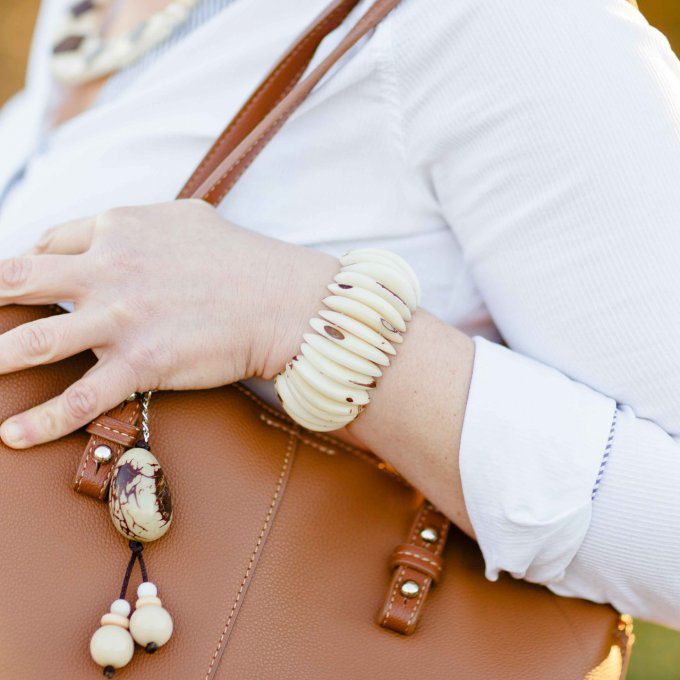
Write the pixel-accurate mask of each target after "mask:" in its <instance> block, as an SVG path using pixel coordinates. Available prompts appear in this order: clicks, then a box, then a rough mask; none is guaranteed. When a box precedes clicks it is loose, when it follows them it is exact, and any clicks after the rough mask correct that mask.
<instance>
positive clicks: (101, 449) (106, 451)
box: [92, 444, 113, 463]
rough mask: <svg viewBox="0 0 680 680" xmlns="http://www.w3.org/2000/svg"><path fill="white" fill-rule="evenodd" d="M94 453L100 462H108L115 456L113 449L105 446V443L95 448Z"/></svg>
mask: <svg viewBox="0 0 680 680" xmlns="http://www.w3.org/2000/svg"><path fill="white" fill-rule="evenodd" d="M92 455H93V456H94V459H95V460H96V461H97V462H98V463H108V462H109V461H110V460H111V458H112V456H113V451H111V449H110V448H109V447H108V446H104V444H102V445H101V446H98V447H97V448H96V449H95V450H94V453H93V454H92Z"/></svg>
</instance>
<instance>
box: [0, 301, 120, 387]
mask: <svg viewBox="0 0 680 680" xmlns="http://www.w3.org/2000/svg"><path fill="white" fill-rule="evenodd" d="M107 328H108V326H107V324H105V323H103V322H102V320H101V319H97V318H95V317H94V316H93V315H92V314H89V313H86V312H74V313H72V314H60V315H57V316H50V317H46V318H44V319H39V320H38V321H33V322H32V323H27V324H24V325H23V326H18V327H17V328H13V329H12V330H10V331H7V332H6V333H3V334H2V335H0V374H4V373H12V372H14V371H20V370H22V369H24V368H30V367H31V366H38V365H41V364H49V363H52V362H54V361H60V360H61V359H65V358H67V357H70V356H73V355H74V354H79V353H80V352H83V351H85V350H86V349H91V348H93V347H98V346H101V345H103V344H104V343H105V342H106V329H107Z"/></svg>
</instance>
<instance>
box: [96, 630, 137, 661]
mask: <svg viewBox="0 0 680 680" xmlns="http://www.w3.org/2000/svg"><path fill="white" fill-rule="evenodd" d="M134 651H135V644H134V642H133V641H132V637H131V636H130V633H128V631H127V630H125V629H124V628H121V627H120V626H102V627H101V628H99V629H98V630H96V631H95V633H94V635H93V636H92V639H91V640H90V654H91V655H92V658H93V659H94V662H95V663H96V664H98V665H99V666H102V667H103V668H106V666H113V667H114V668H122V667H123V666H126V665H127V664H129V663H130V659H132V655H133V654H134Z"/></svg>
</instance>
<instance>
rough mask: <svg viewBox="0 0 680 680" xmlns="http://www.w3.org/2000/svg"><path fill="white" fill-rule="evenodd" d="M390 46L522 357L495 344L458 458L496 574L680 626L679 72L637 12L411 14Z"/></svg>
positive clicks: (432, 172)
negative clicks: (511, 574)
mask: <svg viewBox="0 0 680 680" xmlns="http://www.w3.org/2000/svg"><path fill="white" fill-rule="evenodd" d="M418 36H426V37H427V39H424V38H423V39H419V38H418ZM393 44H394V46H395V47H394V60H395V64H396V68H395V71H396V73H397V74H398V76H399V86H400V91H399V99H400V106H401V107H402V117H403V124H404V139H405V140H406V142H405V143H406V145H407V154H408V157H409V158H410V160H411V161H412V162H414V163H415V164H416V166H417V167H420V168H423V169H424V172H427V173H428V177H429V180H430V185H431V191H432V193H433V195H434V196H435V197H436V200H437V201H438V203H439V205H440V206H441V212H442V215H443V217H444V218H445V219H446V221H447V222H448V223H449V225H450V226H451V228H452V230H453V231H454V233H455V235H456V237H457V239H458V240H459V243H460V245H461V248H462V250H463V252H464V255H465V260H466V263H467V266H468V268H469V272H470V274H471V276H472V277H473V279H474V282H475V285H476V286H477V287H478V289H479V292H480V293H481V295H482V297H483V299H484V301H485V303H486V305H487V307H488V309H489V311H490V313H491V315H492V317H493V319H494V321H495V323H496V325H497V327H498V329H499V331H500V333H501V334H502V336H503V338H504V339H505V341H506V342H507V344H508V346H509V347H510V349H505V348H502V347H500V346H498V345H494V344H492V343H489V342H487V341H484V340H480V339H477V340H476V349H477V353H476V358H475V366H474V372H473V379H472V385H471V390H470V396H469V401H468V406H467V412H466V417H465V423H464V429H463V437H462V443H461V451H460V465H461V474H462V480H463V488H464V494H465V501H466V505H467V508H468V511H469V514H470V518H471V520H472V523H473V527H474V530H475V532H476V534H477V539H478V541H479V544H480V546H481V549H482V552H483V554H484V557H485V559H486V565H487V574H488V575H489V576H490V577H491V578H493V577H495V575H496V574H497V573H498V571H499V570H506V571H509V572H511V573H513V574H514V575H516V576H518V577H524V578H528V579H530V580H533V581H537V582H540V583H544V584H546V585H548V586H549V587H551V588H552V589H553V590H554V591H555V592H558V593H561V594H563V595H571V596H580V597H586V598H590V599H593V600H596V601H608V602H611V603H612V604H613V605H614V606H616V607H617V608H619V609H620V610H623V611H625V612H628V613H631V614H633V615H636V616H641V617H645V618H649V619H653V620H656V621H659V622H662V623H665V624H668V625H672V626H675V627H680V570H678V564H680V444H679V443H678V436H679V435H680V268H679V262H680V65H679V64H678V60H677V59H676V57H675V55H673V53H672V51H671V49H670V47H669V45H668V43H667V41H666V40H665V39H664V38H663V37H662V36H661V34H660V33H658V32H657V31H655V30H654V29H652V28H651V27H650V26H649V25H648V24H647V23H646V21H645V20H644V19H643V18H642V16H641V15H640V14H639V13H638V12H637V11H636V10H635V9H634V8H632V7H631V6H630V5H629V4H628V3H627V2H625V0H569V1H568V2H563V1H561V0H560V1H558V0H523V1H522V2H521V3H508V2H505V1H504V0H484V1H483V2H480V1H479V0H460V1H458V2H455V3H440V2H434V1H430V2H409V3H407V4H406V5H404V6H403V7H402V11H401V15H400V17H399V21H398V22H397V23H396V28H395V32H394V36H393ZM616 404H619V407H618V410H616ZM615 415H616V418H615V417H614V416H615ZM591 499H592V500H591Z"/></svg>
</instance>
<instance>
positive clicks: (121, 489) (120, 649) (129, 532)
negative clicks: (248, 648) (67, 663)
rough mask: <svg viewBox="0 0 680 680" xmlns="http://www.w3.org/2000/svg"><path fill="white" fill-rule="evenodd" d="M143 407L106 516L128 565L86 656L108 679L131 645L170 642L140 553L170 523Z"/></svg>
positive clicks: (168, 623) (151, 648) (168, 622)
mask: <svg viewBox="0 0 680 680" xmlns="http://www.w3.org/2000/svg"><path fill="white" fill-rule="evenodd" d="M150 397H151V393H150V392H147V393H146V394H145V395H144V398H143V403H142V430H143V433H144V440H143V441H141V442H138V443H137V445H136V446H135V447H134V448H132V449H129V450H128V451H126V452H125V453H124V454H123V455H122V456H121V457H120V458H119V460H118V461H117V462H116V465H115V467H114V470H113V474H112V481H111V487H110V489H109V512H110V515H111V520H112V521H113V524H114V526H115V527H116V529H117V530H118V532H119V533H121V534H123V535H124V536H125V537H126V538H128V539H129V542H128V545H129V546H130V551H131V553H132V554H131V555H130V560H129V562H128V565H127V569H126V570H125V577H124V578H123V585H122V587H121V590H120V596H119V598H118V599H117V600H114V602H113V603H112V604H111V608H110V610H109V612H108V613H106V614H104V616H102V618H101V621H100V628H98V629H97V630H96V631H95V633H94V635H93V636H92V639H91V640H90V654H91V655H92V658H93V659H94V661H95V663H97V664H98V665H99V666H101V667H102V668H103V670H104V675H105V676H106V677H107V678H112V677H113V675H114V674H115V672H116V670H117V669H119V668H123V667H124V666H126V665H127V664H128V663H130V660H131V659H132V656H133V654H134V649H135V642H136V643H137V644H138V645H139V646H141V647H143V648H144V649H145V651H146V652H147V653H148V654H153V653H154V652H155V651H156V650H158V649H159V648H160V647H162V646H163V645H164V644H165V643H166V642H167V641H168V640H169V639H170V637H171V635H172V630H173V623H172V617H171V616H170V614H169V613H168V611H167V610H166V609H165V608H164V607H163V606H162V603H161V600H160V598H159V597H158V589H157V588H156V586H155V585H154V584H153V583H152V582H151V581H149V577H148V573H147V570H146V563H145V562H144V557H143V555H142V552H143V550H144V543H147V542H151V541H155V540H156V539H158V538H160V537H161V536H163V535H164V534H165V532H166V531H167V530H168V529H169V528H170V523H171V521H172V502H171V497H170V491H169V488H168V484H167V480H166V478H165V475H164V474H163V470H162V468H161V466H160V464H159V463H158V461H157V460H156V458H155V457H154V456H153V455H152V454H151V452H150V450H149V444H148V440H149V426H148V415H149V408H148V407H149V399H150ZM135 562H139V568H140V570H141V573H142V583H141V584H140V585H139V587H138V588H137V602H136V603H135V611H134V613H133V614H132V616H130V612H131V610H132V608H131V606H130V603H129V602H128V601H127V599H126V594H127V589H128V584H129V582H130V577H131V575H132V570H133V568H134V566H135Z"/></svg>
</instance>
